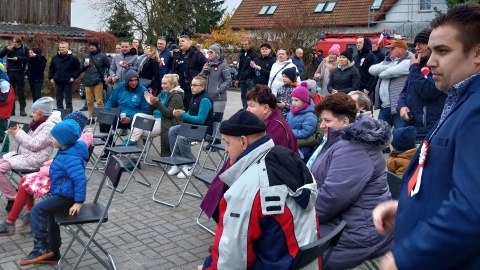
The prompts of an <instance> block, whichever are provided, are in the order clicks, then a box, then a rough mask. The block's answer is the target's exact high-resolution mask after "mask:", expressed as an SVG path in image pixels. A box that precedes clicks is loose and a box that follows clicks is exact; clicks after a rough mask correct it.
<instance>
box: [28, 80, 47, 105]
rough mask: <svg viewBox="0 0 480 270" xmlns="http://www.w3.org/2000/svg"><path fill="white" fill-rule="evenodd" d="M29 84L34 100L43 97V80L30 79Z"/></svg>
mask: <svg viewBox="0 0 480 270" xmlns="http://www.w3.org/2000/svg"><path fill="white" fill-rule="evenodd" d="M28 84H29V85H30V92H31V93H32V98H33V102H35V101H37V99H39V98H41V97H42V87H43V80H42V81H35V80H28Z"/></svg>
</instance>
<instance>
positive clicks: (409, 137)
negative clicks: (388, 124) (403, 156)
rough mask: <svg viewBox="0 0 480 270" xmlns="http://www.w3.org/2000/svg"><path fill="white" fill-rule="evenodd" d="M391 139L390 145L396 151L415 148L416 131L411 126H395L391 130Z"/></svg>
mask: <svg viewBox="0 0 480 270" xmlns="http://www.w3.org/2000/svg"><path fill="white" fill-rule="evenodd" d="M392 135H393V140H392V146H393V148H394V149H395V150H397V151H398V152H405V151H407V150H410V149H413V148H415V147H416V146H415V137H416V136H417V131H416V130H415V128H414V127H413V126H408V127H403V128H396V129H394V130H393V132H392Z"/></svg>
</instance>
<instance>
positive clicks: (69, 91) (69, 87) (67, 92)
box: [55, 83, 73, 109]
mask: <svg viewBox="0 0 480 270" xmlns="http://www.w3.org/2000/svg"><path fill="white" fill-rule="evenodd" d="M72 95H73V83H67V84H57V85H56V86H55V96H56V98H57V109H64V107H63V97H65V104H66V105H67V107H66V109H73V107H72V106H73V105H72Z"/></svg>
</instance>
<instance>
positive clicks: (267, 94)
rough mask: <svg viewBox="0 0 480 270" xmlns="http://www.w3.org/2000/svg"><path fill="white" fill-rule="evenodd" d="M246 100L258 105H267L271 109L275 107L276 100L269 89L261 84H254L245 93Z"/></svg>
mask: <svg viewBox="0 0 480 270" xmlns="http://www.w3.org/2000/svg"><path fill="white" fill-rule="evenodd" d="M247 100H253V101H256V102H258V103H259V104H268V106H269V107H270V108H272V109H275V108H276V107H277V98H276V97H275V95H274V94H273V93H272V90H271V89H270V87H268V86H266V85H263V84H256V85H255V86H254V87H253V88H252V89H250V91H248V93H247Z"/></svg>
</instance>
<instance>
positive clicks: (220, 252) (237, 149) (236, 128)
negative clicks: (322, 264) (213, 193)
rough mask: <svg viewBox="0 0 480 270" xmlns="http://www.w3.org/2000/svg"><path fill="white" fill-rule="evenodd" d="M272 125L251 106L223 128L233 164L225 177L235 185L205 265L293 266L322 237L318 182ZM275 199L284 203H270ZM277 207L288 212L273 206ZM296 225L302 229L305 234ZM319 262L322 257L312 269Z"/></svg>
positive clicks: (222, 209)
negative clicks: (277, 139) (271, 131)
mask: <svg viewBox="0 0 480 270" xmlns="http://www.w3.org/2000/svg"><path fill="white" fill-rule="evenodd" d="M266 129H267V126H266V125H265V123H264V122H263V121H261V120H260V119H258V118H257V117H256V116H255V115H254V114H252V113H251V112H248V111H245V110H240V111H238V112H237V113H235V114H234V115H233V116H232V117H230V119H228V120H226V121H224V122H222V124H221V126H220V132H221V133H222V135H223V140H224V141H225V151H226V152H227V153H228V155H229V160H228V161H227V162H228V163H230V164H231V167H230V168H229V169H227V170H226V171H225V172H223V173H221V174H220V178H221V180H222V181H223V182H224V183H225V185H227V186H228V187H229V188H228V190H227V191H226V192H225V195H224V196H223V197H222V199H221V202H220V217H221V220H220V222H219V224H218V226H217V232H216V235H217V237H216V238H215V240H214V243H213V249H212V256H211V257H210V258H209V259H207V261H206V263H205V264H204V266H203V268H204V269H227V268H230V269H231V266H232V265H235V266H236V267H237V269H253V268H257V267H259V266H261V267H260V268H262V269H288V267H289V265H290V264H291V263H292V261H293V259H294V257H295V255H296V251H298V247H299V246H303V245H306V244H309V243H311V242H313V241H315V240H316V239H317V228H316V227H317V226H316V219H315V211H314V210H313V208H314V207H313V204H314V202H315V197H316V194H315V189H316V186H315V183H314V180H313V179H312V176H311V174H310V172H309V171H308V169H307V168H306V167H305V165H304V164H302V163H303V162H302V160H301V159H300V157H299V156H298V155H297V154H296V153H294V152H293V151H292V150H290V149H287V148H285V147H278V146H275V144H274V142H273V141H272V139H271V138H270V136H268V135H267V134H266V132H265V131H266ZM260 189H261V191H260ZM272 197H273V198H279V201H276V202H272V201H270V200H269V198H272ZM269 206H270V207H269ZM276 207H278V208H281V209H282V210H277V209H275V210H274V209H270V208H276ZM224 224H225V226H224ZM227 225H228V226H227ZM232 225H233V226H232ZM292 228H302V233H298V234H295V233H293V229H292ZM239 235H242V237H238V236H239ZM274 242H275V248H271V244H272V243H274ZM246 258H249V259H248V260H247V259H246ZM314 266H316V267H318V262H317V261H314V262H312V263H311V264H310V265H309V269H315V268H314Z"/></svg>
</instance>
